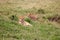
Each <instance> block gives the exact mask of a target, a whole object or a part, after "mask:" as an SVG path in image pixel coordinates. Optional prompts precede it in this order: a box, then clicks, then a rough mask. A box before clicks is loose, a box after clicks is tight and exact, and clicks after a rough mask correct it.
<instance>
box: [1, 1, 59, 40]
mask: <svg viewBox="0 0 60 40" xmlns="http://www.w3.org/2000/svg"><path fill="white" fill-rule="evenodd" d="M28 13H35V14H39V20H36V21H33V20H31V24H32V26H23V25H20V24H18V17H19V16H20V15H27V14H28ZM12 15H14V20H12V18H11V16H12ZM55 15H59V16H60V0H0V40H60V23H58V22H60V21H58V22H56V21H49V20H48V18H49V17H53V16H55ZM29 21H30V20H29Z"/></svg>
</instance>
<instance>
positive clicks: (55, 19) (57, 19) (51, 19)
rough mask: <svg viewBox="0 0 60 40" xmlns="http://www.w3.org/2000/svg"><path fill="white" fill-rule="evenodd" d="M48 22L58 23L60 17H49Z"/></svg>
mask: <svg viewBox="0 0 60 40" xmlns="http://www.w3.org/2000/svg"><path fill="white" fill-rule="evenodd" d="M48 20H49V21H54V22H58V23H60V15H55V16H52V17H49V18H48Z"/></svg>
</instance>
